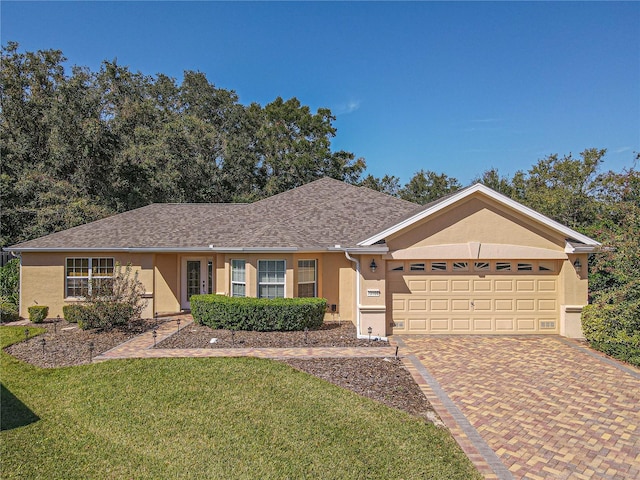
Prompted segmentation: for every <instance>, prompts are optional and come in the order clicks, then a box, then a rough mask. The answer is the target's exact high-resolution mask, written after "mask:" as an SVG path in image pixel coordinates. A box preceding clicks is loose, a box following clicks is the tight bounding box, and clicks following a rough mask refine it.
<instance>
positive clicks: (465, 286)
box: [451, 280, 471, 292]
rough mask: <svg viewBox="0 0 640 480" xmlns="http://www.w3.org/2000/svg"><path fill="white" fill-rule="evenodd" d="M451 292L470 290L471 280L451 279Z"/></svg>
mask: <svg viewBox="0 0 640 480" xmlns="http://www.w3.org/2000/svg"><path fill="white" fill-rule="evenodd" d="M451 291H452V292H470V291H471V281H470V280H451Z"/></svg>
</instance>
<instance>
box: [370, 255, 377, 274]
mask: <svg viewBox="0 0 640 480" xmlns="http://www.w3.org/2000/svg"><path fill="white" fill-rule="evenodd" d="M369 268H370V269H371V271H372V272H375V271H376V270H377V269H378V265H376V260H375V258H374V259H372V260H371V263H370V264H369Z"/></svg>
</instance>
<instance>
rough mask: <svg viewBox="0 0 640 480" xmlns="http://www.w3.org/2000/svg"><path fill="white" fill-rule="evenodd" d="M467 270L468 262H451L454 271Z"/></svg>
mask: <svg viewBox="0 0 640 480" xmlns="http://www.w3.org/2000/svg"><path fill="white" fill-rule="evenodd" d="M468 270H469V263H468V262H453V271H454V272H466V271H468Z"/></svg>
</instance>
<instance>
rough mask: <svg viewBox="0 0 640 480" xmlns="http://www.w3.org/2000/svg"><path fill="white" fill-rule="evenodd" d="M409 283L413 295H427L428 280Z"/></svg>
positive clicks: (410, 281)
mask: <svg viewBox="0 0 640 480" xmlns="http://www.w3.org/2000/svg"><path fill="white" fill-rule="evenodd" d="M407 283H408V285H409V289H410V290H411V292H413V293H421V292H422V293H426V291H427V281H426V280H409V281H408V282H407Z"/></svg>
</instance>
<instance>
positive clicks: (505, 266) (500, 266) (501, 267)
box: [496, 262, 511, 272]
mask: <svg viewBox="0 0 640 480" xmlns="http://www.w3.org/2000/svg"><path fill="white" fill-rule="evenodd" d="M496 271H497V272H510V271H511V263H509V262H496Z"/></svg>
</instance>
